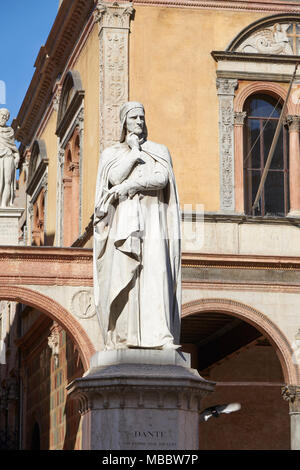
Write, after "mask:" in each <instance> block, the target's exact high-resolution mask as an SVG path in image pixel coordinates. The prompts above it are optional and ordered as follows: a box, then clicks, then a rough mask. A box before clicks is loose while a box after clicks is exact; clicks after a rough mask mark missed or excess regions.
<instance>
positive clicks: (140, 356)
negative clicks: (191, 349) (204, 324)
mask: <svg viewBox="0 0 300 470" xmlns="http://www.w3.org/2000/svg"><path fill="white" fill-rule="evenodd" d="M67 389H68V393H69V395H70V397H73V398H77V399H78V400H79V403H80V413H81V414H82V417H83V422H82V435H83V439H82V443H83V449H85V450H100V449H101V450H128V449H131V450H196V449H198V448H199V411H200V409H201V398H202V397H203V396H205V395H207V394H208V393H210V392H212V391H213V390H214V383H213V382H208V381H206V380H204V379H203V378H202V377H200V375H199V374H198V372H197V371H196V370H195V369H191V368H190V355H189V354H186V353H181V352H178V351H172V350H167V351H159V350H147V349H124V350H121V349H120V350H116V351H103V352H98V353H96V354H95V356H93V358H92V360H91V368H90V370H89V371H88V372H87V373H86V374H85V375H84V377H82V378H79V379H76V380H74V381H73V382H72V383H71V384H69V385H68V387H67Z"/></svg>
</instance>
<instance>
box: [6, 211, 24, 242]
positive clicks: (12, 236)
mask: <svg viewBox="0 0 300 470" xmlns="http://www.w3.org/2000/svg"><path fill="white" fill-rule="evenodd" d="M23 211H24V209H20V208H19V207H8V208H0V245H2V246H3V245H6V246H11V245H13V246H15V245H18V244H19V219H20V217H21V216H22V214H23Z"/></svg>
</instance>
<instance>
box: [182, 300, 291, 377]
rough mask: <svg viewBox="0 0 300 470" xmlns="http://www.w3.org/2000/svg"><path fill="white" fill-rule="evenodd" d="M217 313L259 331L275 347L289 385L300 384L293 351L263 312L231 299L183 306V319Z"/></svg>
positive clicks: (194, 302) (200, 301) (195, 302)
mask: <svg viewBox="0 0 300 470" xmlns="http://www.w3.org/2000/svg"><path fill="white" fill-rule="evenodd" d="M208 312H217V313H223V314H228V315H232V316H234V317H237V318H240V319H241V320H244V321H246V322H248V323H250V324H251V325H253V326H254V327H255V328H256V329H257V330H259V331H260V332H261V333H262V334H263V335H264V336H266V337H267V338H268V340H269V341H270V343H271V344H272V345H273V347H274V349H275V351H276V353H277V356H278V358H279V361H280V364H281V367H282V371H283V376H284V380H285V382H286V383H287V384H295V385H297V384H300V374H299V367H298V366H297V365H296V364H293V362H292V355H293V349H292V347H291V345H290V343H289V341H288V340H287V338H286V337H285V335H284V334H283V333H282V331H281V330H280V329H279V328H278V327H277V326H276V325H275V324H274V323H273V322H272V321H271V320H270V319H269V318H268V317H267V316H266V315H264V314H263V313H262V312H260V311H259V310H256V309H255V308H253V307H250V306H249V305H247V304H244V303H242V302H238V301H236V300H231V299H222V298H221V299H218V298H211V299H198V300H194V301H192V302H188V303H186V304H184V305H183V306H182V317H183V318H184V317H187V316H189V315H193V314H194V313H208Z"/></svg>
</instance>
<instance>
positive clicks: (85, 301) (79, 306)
mask: <svg viewBox="0 0 300 470" xmlns="http://www.w3.org/2000/svg"><path fill="white" fill-rule="evenodd" d="M70 310H71V312H72V313H73V314H74V315H75V316H76V317H78V318H91V317H93V316H94V315H95V312H96V310H95V305H94V301H93V295H92V292H91V291H90V290H86V289H82V290H80V291H79V292H76V294H74V295H73V297H72V299H71V309H70Z"/></svg>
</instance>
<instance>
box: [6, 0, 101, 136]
mask: <svg viewBox="0 0 300 470" xmlns="http://www.w3.org/2000/svg"><path fill="white" fill-rule="evenodd" d="M93 10H94V0H76V1H74V0H64V2H63V3H62V5H61V7H60V8H59V10H58V13H57V16H56V18H55V21H54V23H53V26H52V29H51V31H50V33H49V36H48V38H47V40H46V43H45V46H43V47H42V48H41V50H40V52H39V55H38V58H37V60H36V62H35V67H36V70H35V73H34V75H33V77H32V80H31V83H30V85H29V88H28V91H27V93H26V96H25V98H24V100H23V103H22V105H21V108H20V110H19V113H18V116H17V118H16V119H14V121H13V123H12V127H13V129H14V130H15V136H16V139H17V140H19V141H20V142H22V143H23V144H24V145H29V144H30V142H31V140H32V138H33V136H34V134H35V131H36V128H37V126H38V124H39V122H40V120H41V119H42V116H43V114H44V112H45V109H46V107H47V105H48V103H49V100H50V99H51V95H52V90H53V87H54V85H55V82H56V80H57V76H58V75H59V74H60V73H61V70H62V66H63V64H65V63H66V61H67V59H68V57H69V56H70V54H71V53H72V51H73V49H74V47H75V44H76V42H77V41H78V38H79V36H80V34H81V32H82V30H83V29H84V26H85V24H86V22H87V19H88V18H89V17H90V16H91V15H92V12H93Z"/></svg>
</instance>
